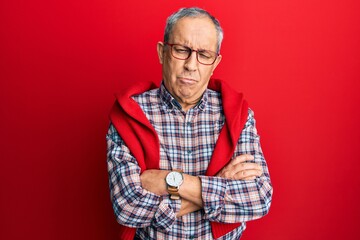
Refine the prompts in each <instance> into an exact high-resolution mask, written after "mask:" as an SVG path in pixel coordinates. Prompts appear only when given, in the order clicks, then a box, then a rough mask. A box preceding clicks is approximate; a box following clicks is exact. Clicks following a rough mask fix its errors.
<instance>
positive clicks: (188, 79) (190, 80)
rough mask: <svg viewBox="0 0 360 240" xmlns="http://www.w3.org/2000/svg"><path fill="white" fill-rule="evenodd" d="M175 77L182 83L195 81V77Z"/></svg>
mask: <svg viewBox="0 0 360 240" xmlns="http://www.w3.org/2000/svg"><path fill="white" fill-rule="evenodd" d="M177 79H178V80H179V81H180V82H181V83H183V84H194V83H196V82H197V81H196V80H195V79H193V78H187V77H178V78H177Z"/></svg>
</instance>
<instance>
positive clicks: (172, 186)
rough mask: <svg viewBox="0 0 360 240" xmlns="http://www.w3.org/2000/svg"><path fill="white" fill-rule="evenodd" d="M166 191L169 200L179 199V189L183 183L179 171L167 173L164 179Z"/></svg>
mask: <svg viewBox="0 0 360 240" xmlns="http://www.w3.org/2000/svg"><path fill="white" fill-rule="evenodd" d="M165 182H166V185H167V191H168V193H169V194H170V199H173V200H177V199H180V195H179V187H180V186H181V184H182V183H183V182H184V177H183V174H182V172H181V171H179V170H174V171H171V172H169V173H168V175H166V178H165Z"/></svg>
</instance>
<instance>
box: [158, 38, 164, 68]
mask: <svg viewBox="0 0 360 240" xmlns="http://www.w3.org/2000/svg"><path fill="white" fill-rule="evenodd" d="M157 53H158V57H159V61H160V63H161V64H163V62H164V43H163V42H158V43H157Z"/></svg>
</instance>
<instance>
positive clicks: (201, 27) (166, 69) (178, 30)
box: [158, 17, 221, 109]
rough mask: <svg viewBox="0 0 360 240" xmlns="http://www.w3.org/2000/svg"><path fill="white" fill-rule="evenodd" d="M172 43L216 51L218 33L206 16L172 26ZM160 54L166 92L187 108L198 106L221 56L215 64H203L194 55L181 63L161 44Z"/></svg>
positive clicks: (187, 18) (183, 20) (181, 21)
mask: <svg viewBox="0 0 360 240" xmlns="http://www.w3.org/2000/svg"><path fill="white" fill-rule="evenodd" d="M169 43H170V44H180V45H184V46H187V47H189V48H191V49H194V50H211V51H213V52H216V50H217V32H216V29H215V26H214V24H213V22H212V21H211V20H210V19H209V18H207V17H199V18H190V17H186V18H183V19H180V20H179V21H178V22H177V23H176V24H175V25H174V27H173V29H172V33H171V34H170V39H169ZM158 54H159V58H160V62H161V64H162V65H163V66H162V73H163V80H164V84H165V87H166V88H167V90H168V91H169V92H170V93H171V94H172V95H173V97H174V98H175V99H176V100H178V101H179V103H180V104H181V105H182V107H183V108H184V109H187V108H189V107H192V106H193V105H194V104H196V103H197V102H198V101H199V100H200V98H201V96H202V94H203V93H204V91H205V89H206V88H207V84H208V82H209V80H210V77H211V75H212V73H213V71H214V70H215V68H216V67H217V65H218V64H219V62H220V60H221V56H218V58H217V59H216V61H215V63H214V64H213V65H203V64H201V63H199V62H198V61H197V59H196V52H192V54H191V56H190V58H188V59H187V60H179V59H176V58H174V57H173V56H172V55H171V47H170V46H164V44H163V43H161V42H159V43H158Z"/></svg>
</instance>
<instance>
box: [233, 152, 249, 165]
mask: <svg viewBox="0 0 360 240" xmlns="http://www.w3.org/2000/svg"><path fill="white" fill-rule="evenodd" d="M252 160H254V156H253V155H250V154H243V155H240V156H237V157H236V158H234V159H233V160H231V164H232V165H235V164H238V163H242V162H246V161H252Z"/></svg>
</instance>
